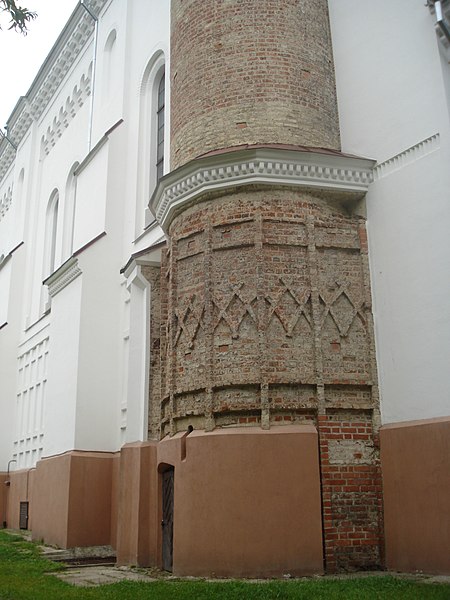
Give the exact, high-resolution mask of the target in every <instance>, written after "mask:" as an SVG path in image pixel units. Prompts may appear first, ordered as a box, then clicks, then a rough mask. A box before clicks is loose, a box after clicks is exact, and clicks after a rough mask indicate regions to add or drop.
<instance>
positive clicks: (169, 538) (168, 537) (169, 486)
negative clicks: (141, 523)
mask: <svg viewBox="0 0 450 600" xmlns="http://www.w3.org/2000/svg"><path fill="white" fill-rule="evenodd" d="M173 481H174V469H173V467H172V468H170V469H167V471H164V472H163V474H162V517H163V520H162V523H161V525H162V567H163V569H164V570H165V571H172V563H173Z"/></svg>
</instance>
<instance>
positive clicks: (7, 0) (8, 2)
mask: <svg viewBox="0 0 450 600" xmlns="http://www.w3.org/2000/svg"><path fill="white" fill-rule="evenodd" d="M0 10H1V12H2V13H6V14H7V16H9V17H10V21H9V27H8V29H14V30H15V31H18V32H19V33H22V34H23V35H27V33H28V24H29V23H30V21H33V20H34V19H35V18H36V17H37V14H36V13H35V12H33V11H31V10H28V8H26V7H24V6H19V5H18V4H16V0H0ZM0 29H1V26H0Z"/></svg>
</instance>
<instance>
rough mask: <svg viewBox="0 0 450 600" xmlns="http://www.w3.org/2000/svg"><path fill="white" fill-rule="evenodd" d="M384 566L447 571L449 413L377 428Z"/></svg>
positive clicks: (449, 554)
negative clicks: (438, 416) (383, 531)
mask: <svg viewBox="0 0 450 600" xmlns="http://www.w3.org/2000/svg"><path fill="white" fill-rule="evenodd" d="M380 441H381V465H382V473H383V487H384V519H385V535H386V566H387V568H388V569H394V570H398V571H416V570H420V571H424V572H428V573H442V574H450V510H449V507H450V417H447V418H442V419H433V420H429V421H412V422H409V423H396V424H393V425H385V426H384V427H382V428H381V431H380Z"/></svg>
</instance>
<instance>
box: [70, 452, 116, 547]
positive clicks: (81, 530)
mask: <svg viewBox="0 0 450 600" xmlns="http://www.w3.org/2000/svg"><path fill="white" fill-rule="evenodd" d="M112 464H113V455H111V454H107V453H104V454H103V453H93V452H92V453H91V452H73V453H72V455H71V470H70V489H69V510H68V525H67V546H68V547H69V548H72V547H75V546H101V545H105V544H110V542H111V492H112Z"/></svg>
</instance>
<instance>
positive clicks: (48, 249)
mask: <svg viewBox="0 0 450 600" xmlns="http://www.w3.org/2000/svg"><path fill="white" fill-rule="evenodd" d="M58 207H59V192H58V190H54V191H53V192H52V194H51V196H50V200H49V201H48V205H47V212H46V215H45V241H44V269H43V276H44V279H45V278H46V277H48V276H49V275H51V274H52V273H53V271H54V270H55V263H56V235H57V228H58Z"/></svg>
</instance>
